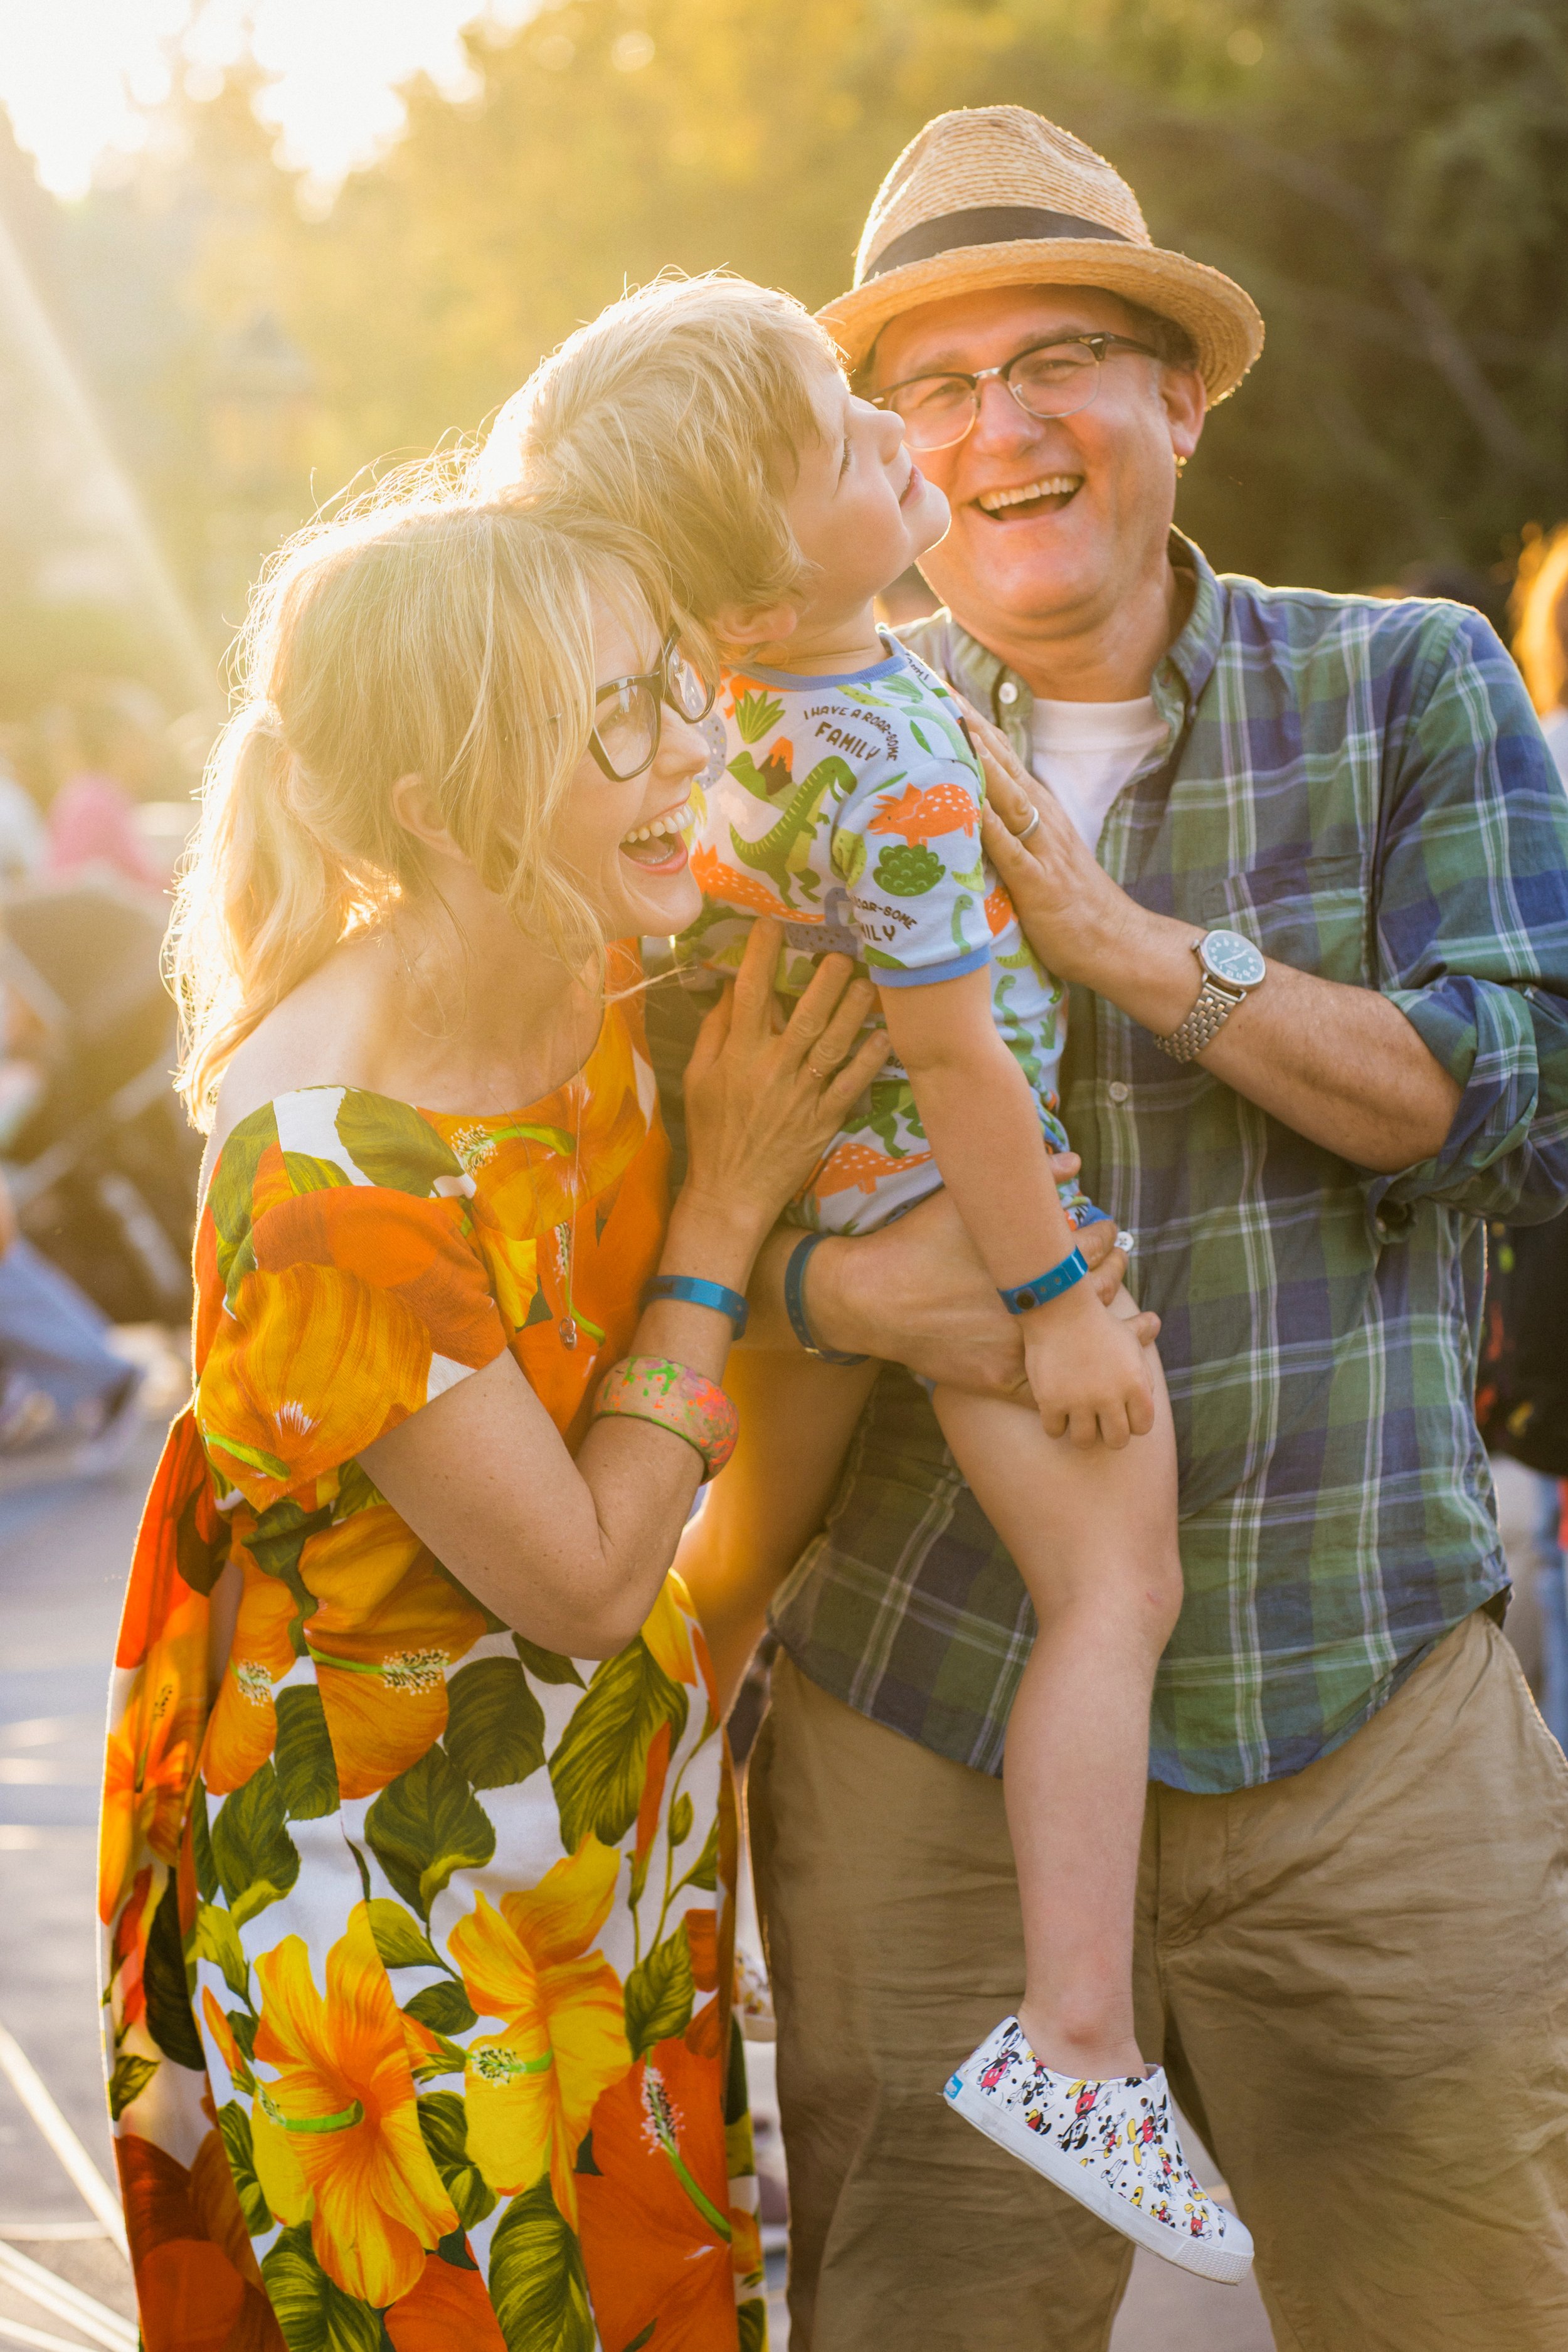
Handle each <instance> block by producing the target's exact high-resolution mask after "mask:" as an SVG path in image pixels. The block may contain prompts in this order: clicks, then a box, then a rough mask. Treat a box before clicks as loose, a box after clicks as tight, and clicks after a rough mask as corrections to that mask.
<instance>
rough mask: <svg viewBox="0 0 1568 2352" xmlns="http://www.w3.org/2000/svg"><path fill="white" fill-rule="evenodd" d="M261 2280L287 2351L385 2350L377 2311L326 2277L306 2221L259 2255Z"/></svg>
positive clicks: (363, 2351)
mask: <svg viewBox="0 0 1568 2352" xmlns="http://www.w3.org/2000/svg"><path fill="white" fill-rule="evenodd" d="M261 2276H262V2281H263V2284H265V2286H266V2288H267V2293H268V2299H269V2300H270V2302H271V2305H272V2308H273V2310H274V2311H275V2312H276V2313H277V2315H278V2325H279V2327H280V2328H281V2329H282V2331H283V2340H284V2342H285V2343H286V2344H287V2345H288V2347H289V2352H385V2345H386V2337H385V2335H384V2330H383V2328H382V2324H381V2314H380V2312H379V2311H373V2310H372V2309H371V2307H370V2305H369V2304H368V2303H359V2302H356V2300H355V2299H354V2297H353V2295H352V2294H344V2293H343V2291H342V2287H341V2286H339V2285H338V2284H337V2283H336V2281H335V2280H332V2279H330V2278H329V2277H328V2276H327V2273H326V2272H325V2271H324V2270H323V2269H322V2268H321V2263H319V2262H318V2261H317V2260H316V2253H315V2248H314V2247H313V2246H312V2245H311V2243H310V2223H309V2221H297V2222H296V2223H295V2224H294V2226H293V2228H292V2229H291V2230H285V2231H284V2232H283V2235H282V2236H281V2237H280V2238H279V2241H278V2243H277V2244H276V2245H275V2246H274V2247H273V2248H272V2250H271V2252H269V2253H268V2254H265V2255H263V2257H262V2263H261Z"/></svg>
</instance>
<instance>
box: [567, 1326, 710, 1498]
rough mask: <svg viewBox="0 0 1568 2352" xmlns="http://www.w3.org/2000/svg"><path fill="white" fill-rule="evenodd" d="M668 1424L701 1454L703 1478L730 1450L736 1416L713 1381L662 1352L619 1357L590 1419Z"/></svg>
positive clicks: (601, 1387) (657, 1425) (674, 1434)
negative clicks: (617, 1418) (615, 1416)
mask: <svg viewBox="0 0 1568 2352" xmlns="http://www.w3.org/2000/svg"><path fill="white" fill-rule="evenodd" d="M617 1413H618V1414H622V1415H624V1416H625V1418H626V1420H628V1421H646V1422H649V1423H652V1425H653V1427H654V1428H655V1429H668V1432H669V1433H670V1435H671V1437H679V1438H681V1439H683V1440H684V1442H685V1443H686V1444H688V1445H689V1446H691V1447H692V1448H693V1449H694V1450H695V1451H696V1452H697V1453H699V1454H700V1455H701V1456H702V1481H703V1484H704V1486H706V1484H707V1482H708V1480H709V1479H710V1478H716V1477H717V1476H718V1475H719V1473H720V1471H721V1470H722V1468H723V1467H724V1465H725V1463H726V1462H728V1460H729V1459H730V1456H731V1454H733V1452H734V1451H735V1440H736V1438H737V1437H738V1436H739V1434H740V1426H741V1424H740V1417H739V1415H738V1414H737V1412H736V1411H735V1408H734V1406H733V1404H732V1403H731V1401H730V1399H729V1398H728V1397H727V1396H726V1395H725V1393H724V1391H723V1390H722V1389H721V1387H720V1386H719V1384H718V1382H717V1381H710V1380H707V1379H705V1378H704V1376H703V1375H702V1373H700V1372H694V1371H691V1370H689V1369H688V1368H687V1366H686V1365H685V1364H671V1363H669V1362H667V1360H665V1359H664V1357H662V1356H623V1358H622V1359H621V1360H620V1362H619V1363H618V1364H612V1365H611V1367H610V1369H609V1370H608V1371H607V1372H606V1373H605V1377H604V1380H603V1381H601V1382H600V1385H599V1393H598V1395H597V1397H596V1398H595V1401H594V1419H595V1421H604V1420H605V1419H607V1418H609V1417H610V1416H611V1415H613V1414H617Z"/></svg>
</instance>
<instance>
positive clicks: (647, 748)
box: [588, 629, 719, 784]
mask: <svg viewBox="0 0 1568 2352" xmlns="http://www.w3.org/2000/svg"><path fill="white" fill-rule="evenodd" d="M679 635H680V632H679V630H678V629H671V631H670V633H669V635H668V637H666V639H665V641H664V644H663V645H662V646H661V647H660V648H659V656H658V667H657V668H656V669H645V670H642V671H639V673H638V674H637V677H613V678H611V679H610V681H609V683H608V685H606V686H602V687H601V688H599V691H598V693H597V694H596V695H595V698H594V730H593V732H592V734H591V735H590V736H589V738H588V749H589V751H592V753H593V755H594V758H595V761H597V762H598V765H599V767H600V768H601V770H602V771H603V772H604V773H605V775H606V776H608V778H609V779H610V782H612V783H614V784H626V783H629V782H631V780H632V778H633V777H634V776H640V775H641V774H642V773H643V772H644V771H645V769H647V768H651V767H652V765H653V763H654V761H656V760H657V759H658V746H659V738H660V736H661V735H662V733H663V731H664V707H665V704H666V703H668V705H669V708H670V709H671V710H673V711H674V712H675V714H676V716H677V717H678V718H679V719H689V720H690V721H691V722H692V723H693V724H695V723H696V721H697V720H698V719H706V718H707V716H708V713H709V712H710V710H711V709H712V708H713V704H714V701H715V698H717V696H718V692H719V687H718V681H717V680H714V681H713V683H712V684H710V683H709V681H708V679H707V678H705V677H703V675H702V673H701V671H700V669H699V668H698V667H697V665H696V663H695V662H694V661H692V660H691V658H690V656H689V655H687V654H683V653H682V652H681V650H680V645H679Z"/></svg>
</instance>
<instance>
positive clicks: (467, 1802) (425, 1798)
mask: <svg viewBox="0 0 1568 2352" xmlns="http://www.w3.org/2000/svg"><path fill="white" fill-rule="evenodd" d="M364 1833H365V1837H366V1839H367V1840H368V1842H369V1843H370V1847H371V1851H372V1852H373V1853H374V1855H375V1858H376V1860H377V1861H378V1862H379V1863H380V1864H381V1866H382V1868H383V1870H384V1871H385V1873H386V1874H387V1876H388V1878H390V1879H391V1881H392V1884H393V1885H394V1886H395V1887H396V1889H397V1891H398V1893H399V1895H402V1897H403V1899H404V1901H405V1903H409V1904H412V1906H414V1908H415V1910H416V1911H417V1912H418V1914H419V1916H420V1917H421V1918H422V1919H423V1920H424V1922H425V1924H426V1927H428V1926H429V1924H430V1906H431V1905H432V1903H434V1901H435V1900H436V1897H437V1895H439V1894H440V1893H441V1891H442V1889H443V1887H444V1886H445V1885H446V1884H447V1880H448V1879H449V1878H450V1877H451V1875H452V1873H453V1872H454V1871H455V1870H479V1869H481V1868H482V1867H483V1866H484V1864H486V1863H487V1862H489V1861H490V1860H491V1859H492V1858H493V1856H494V1853H495V1850H496V1833H495V1830H494V1827H493V1826H492V1824H491V1822H490V1818H489V1814H488V1813H487V1812H486V1811H485V1810H484V1808H483V1806H482V1805H480V1804H479V1802H478V1801H477V1799H476V1798H475V1796H474V1792H473V1790H471V1789H470V1788H469V1786H468V1782H467V1780H464V1778H463V1776H462V1774H461V1773H460V1772H459V1771H458V1769H457V1767H456V1766H455V1765H454V1764H453V1763H452V1761H451V1759H449V1758H448V1756H447V1751H446V1749H445V1748H442V1747H440V1746H439V1745H437V1746H436V1747H434V1748H426V1752H425V1754H424V1755H423V1756H422V1757H421V1758H420V1759H419V1761H418V1763H417V1764H411V1765H410V1766H409V1768H408V1769H407V1771H406V1772H400V1773H399V1774H398V1776H397V1778H396V1780H394V1781H392V1782H390V1783H389V1785H388V1786H387V1787H386V1788H384V1790H382V1792H381V1794H380V1796H379V1797H377V1799H376V1801H375V1802H374V1805H372V1807H371V1809H370V1811H369V1812H368V1813H366V1815H365V1817H364Z"/></svg>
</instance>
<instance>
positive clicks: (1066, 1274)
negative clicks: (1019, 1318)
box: [996, 1244, 1089, 1315]
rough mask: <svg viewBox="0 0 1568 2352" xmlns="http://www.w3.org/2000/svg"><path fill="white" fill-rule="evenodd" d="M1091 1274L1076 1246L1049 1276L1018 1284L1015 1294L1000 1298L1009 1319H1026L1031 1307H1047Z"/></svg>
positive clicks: (1004, 1292)
mask: <svg viewBox="0 0 1568 2352" xmlns="http://www.w3.org/2000/svg"><path fill="white" fill-rule="evenodd" d="M1088 1272H1089V1265H1088V1263H1087V1261H1086V1259H1085V1257H1084V1254H1083V1252H1082V1250H1080V1249H1079V1248H1078V1247H1077V1245H1076V1244H1075V1245H1074V1247H1073V1248H1071V1249H1070V1250H1068V1254H1067V1255H1066V1257H1064V1258H1063V1260H1062V1262H1061V1264H1060V1265H1053V1266H1052V1268H1051V1270H1050V1272H1049V1274H1037V1275H1036V1276H1035V1278H1034V1280H1033V1282H1019V1283H1015V1284H1014V1286H1013V1288H1012V1289H1011V1290H998V1291H997V1293H996V1296H997V1297H998V1298H999V1299H1000V1300H1001V1301H1002V1304H1003V1306H1004V1307H1005V1308H1006V1309H1007V1312H1008V1314H1009V1315H1026V1314H1027V1313H1028V1311H1029V1309H1030V1307H1044V1306H1045V1305H1046V1303H1047V1300H1048V1299H1052V1298H1059V1297H1061V1295H1062V1293H1063V1291H1064V1290H1070V1289H1071V1288H1072V1286H1073V1285H1074V1283H1075V1282H1081V1281H1082V1280H1083V1278H1084V1276H1085V1275H1086V1274H1087V1273H1088Z"/></svg>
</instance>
